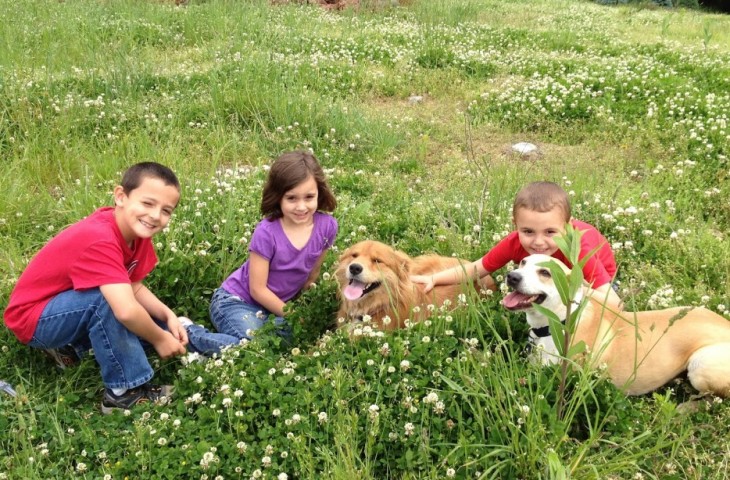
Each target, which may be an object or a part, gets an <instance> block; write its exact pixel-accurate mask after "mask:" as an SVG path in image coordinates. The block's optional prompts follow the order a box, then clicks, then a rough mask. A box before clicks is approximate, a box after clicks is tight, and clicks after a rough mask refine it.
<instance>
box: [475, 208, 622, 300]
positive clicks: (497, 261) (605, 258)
mask: <svg viewBox="0 0 730 480" xmlns="http://www.w3.org/2000/svg"><path fill="white" fill-rule="evenodd" d="M570 224H571V225H572V226H573V228H575V229H576V230H580V231H581V232H583V236H582V237H581V239H580V254H579V255H578V258H580V259H582V258H583V257H584V256H586V254H588V253H589V252H590V251H592V250H593V249H595V248H596V247H598V246H600V247H601V248H600V249H599V250H598V251H597V252H596V253H595V254H593V256H592V257H591V258H589V259H588V262H586V264H585V267H583V278H585V280H586V281H587V282H588V283H591V284H592V285H593V288H598V287H600V286H602V285H605V284H607V283H609V282H611V281H612V280H613V277H614V275H616V259H615V258H614V256H613V251H611V246H610V245H609V244H608V240H606V238H605V237H604V236H603V235H601V232H599V231H598V230H597V229H596V227H594V226H593V225H590V224H588V223H585V222H581V221H580V220H571V221H570ZM528 255H529V254H528V253H527V250H525V249H524V248H522V244H521V243H520V239H519V236H518V233H517V232H516V231H515V232H512V233H510V234H509V235H507V236H506V237H504V238H503V239H502V240H501V241H500V242H499V243H498V244H497V245H495V246H494V247H493V248H492V249H491V250H490V251H489V252H487V254H486V255H484V256H483V257H482V266H483V267H484V269H485V270H486V271H488V272H490V273H491V272H494V271H496V270H499V269H500V268H502V267H504V266H505V265H507V263H509V262H510V261H514V262H515V263H519V262H520V261H522V259H523V258H525V257H527V256H528ZM552 256H553V258H557V259H558V260H560V261H561V262H563V263H564V264H566V265H567V266H568V267H571V268H572V267H573V265H571V264H570V262H569V261H568V259H567V258H565V255H563V252H561V251H560V250H558V251H557V252H555V253H554V254H553V255H552Z"/></svg>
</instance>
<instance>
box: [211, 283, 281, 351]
mask: <svg viewBox="0 0 730 480" xmlns="http://www.w3.org/2000/svg"><path fill="white" fill-rule="evenodd" d="M270 314H271V312H269V311H267V310H265V309H264V308H262V307H259V306H258V305H251V304H250V303H246V302H245V301H243V300H242V299H241V297H239V296H237V295H233V294H231V293H228V291H226V290H224V289H223V288H219V289H218V290H216V291H215V292H213V298H212V299H211V301H210V321H211V322H213V325H214V326H215V328H216V330H218V331H219V332H221V333H225V334H227V335H232V336H234V337H236V338H238V339H244V338H246V339H248V340H251V336H252V335H251V332H253V331H255V330H258V329H259V328H261V327H262V326H263V325H264V324H265V323H266V322H267V320H268V318H269V315H270ZM274 323H275V324H276V325H278V326H280V327H282V330H281V332H280V333H281V334H282V336H284V337H287V336H288V331H287V329H286V321H285V320H284V318H283V317H276V318H275V319H274Z"/></svg>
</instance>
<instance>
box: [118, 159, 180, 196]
mask: <svg viewBox="0 0 730 480" xmlns="http://www.w3.org/2000/svg"><path fill="white" fill-rule="evenodd" d="M145 178H158V179H160V180H162V181H163V182H164V184H165V185H170V186H173V187H175V188H177V190H178V191H180V181H179V180H178V179H177V176H176V175H175V173H174V172H173V171H172V170H170V169H169V168H168V167H166V166H164V165H162V164H159V163H157V162H140V163H137V164H134V165H132V166H131V167H129V168H128V169H127V170H126V171H125V172H124V175H123V176H122V188H123V189H124V193H126V194H129V193H130V192H131V191H132V190H134V189H135V188H137V187H139V186H140V185H141V184H142V180H144V179H145Z"/></svg>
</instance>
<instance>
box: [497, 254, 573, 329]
mask: <svg viewBox="0 0 730 480" xmlns="http://www.w3.org/2000/svg"><path fill="white" fill-rule="evenodd" d="M548 262H554V263H556V264H557V265H558V266H560V268H562V269H563V271H564V272H566V273H569V272H570V269H569V268H568V267H566V266H565V264H564V263H562V262H561V261H560V260H557V259H555V258H552V257H550V256H548V255H530V256H529V257H526V258H525V259H523V260H522V261H521V262H520V265H519V267H518V268H516V269H515V270H512V271H511V272H509V273H508V274H507V285H508V286H509V287H510V288H511V289H512V292H511V293H509V294H508V295H507V296H506V297H504V299H503V300H502V305H503V306H504V307H505V308H506V309H508V310H513V311H526V312H528V320H530V316H531V314H533V315H534V314H535V313H536V312H535V310H534V307H533V305H535V304H537V305H541V306H543V307H545V308H547V309H548V310H550V311H552V312H554V313H555V314H556V315H558V318H564V317H565V310H566V308H565V305H563V302H562V300H561V299H560V293H559V292H558V289H557V287H556V286H555V282H554V281H553V274H552V272H551V271H550V269H549V268H548V267H547V266H546V264H547V263H548ZM530 323H533V322H530ZM534 326H535V325H533V327H534Z"/></svg>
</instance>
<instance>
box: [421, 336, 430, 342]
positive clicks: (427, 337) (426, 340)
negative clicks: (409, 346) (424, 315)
mask: <svg viewBox="0 0 730 480" xmlns="http://www.w3.org/2000/svg"><path fill="white" fill-rule="evenodd" d="M421 341H422V342H423V343H430V342H431V337H429V336H428V335H426V336H424V337H423V338H421Z"/></svg>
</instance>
